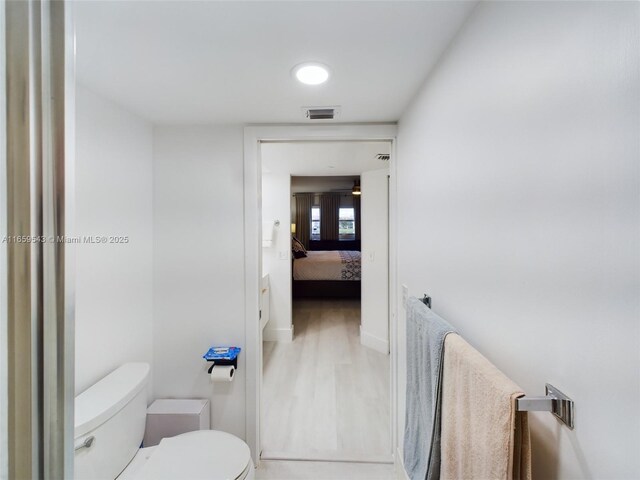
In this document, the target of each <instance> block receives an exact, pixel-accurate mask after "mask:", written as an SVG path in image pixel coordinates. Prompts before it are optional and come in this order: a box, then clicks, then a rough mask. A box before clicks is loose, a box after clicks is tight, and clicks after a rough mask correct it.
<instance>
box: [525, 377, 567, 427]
mask: <svg viewBox="0 0 640 480" xmlns="http://www.w3.org/2000/svg"><path fill="white" fill-rule="evenodd" d="M545 393H546V395H545V396H544V397H520V398H518V399H517V400H516V401H517V408H518V411H520V412H551V413H553V414H554V415H555V416H556V417H558V418H559V419H560V421H561V422H562V423H564V424H565V425H566V426H568V427H569V428H570V429H572V430H573V425H574V422H573V412H574V404H573V400H571V399H570V398H569V397H567V396H566V395H565V394H564V393H562V392H561V391H560V390H558V389H557V388H556V387H554V386H553V385H550V384H548V383H547V384H546V385H545Z"/></svg>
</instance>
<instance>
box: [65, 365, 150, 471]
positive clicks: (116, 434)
mask: <svg viewBox="0 0 640 480" xmlns="http://www.w3.org/2000/svg"><path fill="white" fill-rule="evenodd" d="M148 376H149V365H148V364H147V363H126V364H124V365H122V366H121V367H120V368H118V369H117V370H115V371H114V372H112V373H110V374H109V375H107V376H106V377H104V378H103V379H102V380H100V381H99V382H98V383H96V384H95V385H93V386H91V387H89V388H88V389H87V390H85V391H84V392H82V393H81V394H80V395H78V396H77V397H76V400H75V434H74V438H75V440H74V445H75V448H76V452H75V462H74V467H75V475H74V477H75V478H76V479H79V480H114V479H115V478H116V477H117V476H118V475H119V474H120V472H122V470H124V468H125V467H126V466H127V464H128V463H129V462H130V461H131V459H132V458H133V457H134V456H135V454H136V453H137V452H138V449H139V448H140V444H141V443H142V438H143V437H144V428H145V421H146V411H147V391H146V386H147V379H148ZM91 437H93V441H92V442H91V441H90V438H91ZM88 443H90V446H86V447H84V446H83V445H85V444H88Z"/></svg>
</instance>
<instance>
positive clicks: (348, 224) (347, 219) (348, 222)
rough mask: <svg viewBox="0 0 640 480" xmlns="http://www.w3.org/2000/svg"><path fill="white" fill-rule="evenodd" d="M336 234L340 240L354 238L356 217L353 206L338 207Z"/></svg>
mask: <svg viewBox="0 0 640 480" xmlns="http://www.w3.org/2000/svg"><path fill="white" fill-rule="evenodd" d="M338 236H339V238H340V240H354V239H355V238H356V217H355V210H354V209H353V207H349V208H343V207H340V215H339V218H338Z"/></svg>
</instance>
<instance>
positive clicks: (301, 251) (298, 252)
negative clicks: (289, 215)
mask: <svg viewBox="0 0 640 480" xmlns="http://www.w3.org/2000/svg"><path fill="white" fill-rule="evenodd" d="M291 253H293V258H302V257H306V256H307V250H306V249H305V248H304V245H302V243H301V242H300V240H298V239H297V238H296V237H291Z"/></svg>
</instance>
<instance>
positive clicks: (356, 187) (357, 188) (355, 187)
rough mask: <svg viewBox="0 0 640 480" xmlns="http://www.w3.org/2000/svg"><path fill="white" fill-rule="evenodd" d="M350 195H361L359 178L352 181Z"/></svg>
mask: <svg viewBox="0 0 640 480" xmlns="http://www.w3.org/2000/svg"><path fill="white" fill-rule="evenodd" d="M351 195H362V192H361V191H360V180H354V181H353V188H352V189H351Z"/></svg>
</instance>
